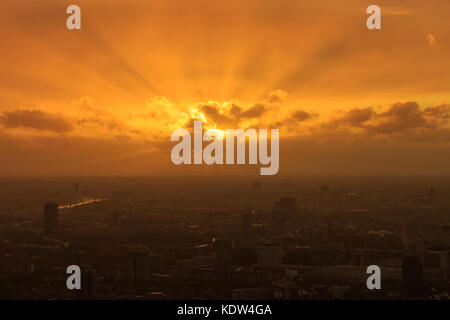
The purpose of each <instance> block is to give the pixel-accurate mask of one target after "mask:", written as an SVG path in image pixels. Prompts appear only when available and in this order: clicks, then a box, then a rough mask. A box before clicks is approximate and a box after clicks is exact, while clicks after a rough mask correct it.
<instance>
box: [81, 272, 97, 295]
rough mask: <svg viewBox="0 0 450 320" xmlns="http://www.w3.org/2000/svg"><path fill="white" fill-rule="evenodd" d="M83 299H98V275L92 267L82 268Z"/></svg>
mask: <svg viewBox="0 0 450 320" xmlns="http://www.w3.org/2000/svg"><path fill="white" fill-rule="evenodd" d="M80 293H81V298H82V299H89V300H90V299H97V273H96V272H95V270H94V269H93V268H92V267H90V266H82V267H81V290H80Z"/></svg>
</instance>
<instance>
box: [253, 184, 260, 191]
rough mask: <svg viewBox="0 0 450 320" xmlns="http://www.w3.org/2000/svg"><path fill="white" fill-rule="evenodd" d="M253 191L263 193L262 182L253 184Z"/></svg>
mask: <svg viewBox="0 0 450 320" xmlns="http://www.w3.org/2000/svg"><path fill="white" fill-rule="evenodd" d="M253 191H255V192H258V191H261V182H258V181H256V182H253Z"/></svg>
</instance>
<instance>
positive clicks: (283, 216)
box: [272, 197, 297, 223]
mask: <svg viewBox="0 0 450 320" xmlns="http://www.w3.org/2000/svg"><path fill="white" fill-rule="evenodd" d="M295 202H296V199H295V198H292V197H283V198H281V199H280V200H279V201H276V202H275V206H274V208H273V209H272V220H273V221H274V222H276V223H285V222H287V221H289V220H290V219H291V217H292V215H293V214H294V213H295V211H296V210H297V207H296V204H295Z"/></svg>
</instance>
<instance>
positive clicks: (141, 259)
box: [128, 248, 151, 284]
mask: <svg viewBox="0 0 450 320" xmlns="http://www.w3.org/2000/svg"><path fill="white" fill-rule="evenodd" d="M150 277H151V271H150V257H149V255H148V252H147V250H146V249H144V248H141V249H133V250H132V251H129V252H128V279H129V280H131V281H133V282H134V283H135V284H144V283H145V282H146V281H148V280H150Z"/></svg>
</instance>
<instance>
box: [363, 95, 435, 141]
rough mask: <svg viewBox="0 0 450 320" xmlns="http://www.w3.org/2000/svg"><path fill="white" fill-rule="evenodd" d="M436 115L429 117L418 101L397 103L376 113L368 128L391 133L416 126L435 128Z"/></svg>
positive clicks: (377, 131)
mask: <svg viewBox="0 0 450 320" xmlns="http://www.w3.org/2000/svg"><path fill="white" fill-rule="evenodd" d="M435 118H436V117H431V118H427V117H426V112H424V111H423V110H421V109H420V108H419V104H418V103H417V102H405V103H395V104H393V105H392V106H390V107H389V109H388V110H387V111H385V112H382V113H380V114H377V115H376V119H375V120H374V121H373V123H370V124H368V125H367V126H366V128H367V129H368V130H369V131H371V132H374V133H383V134H390V133H395V132H401V131H405V130H408V129H414V128H435V127H436V125H437V123H436V121H435V120H436V119H435Z"/></svg>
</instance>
